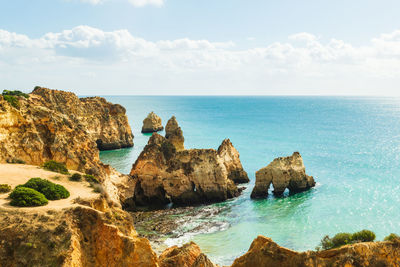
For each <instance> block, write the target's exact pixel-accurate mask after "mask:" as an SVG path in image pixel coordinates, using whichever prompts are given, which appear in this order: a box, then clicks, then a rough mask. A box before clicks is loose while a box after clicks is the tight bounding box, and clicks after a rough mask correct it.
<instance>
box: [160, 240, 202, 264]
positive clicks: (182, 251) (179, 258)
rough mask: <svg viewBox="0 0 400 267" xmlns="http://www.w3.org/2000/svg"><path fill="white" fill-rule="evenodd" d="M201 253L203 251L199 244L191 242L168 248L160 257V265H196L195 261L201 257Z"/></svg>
mask: <svg viewBox="0 0 400 267" xmlns="http://www.w3.org/2000/svg"><path fill="white" fill-rule="evenodd" d="M200 254H202V253H201V250H200V248H199V246H198V245H196V244H195V243H194V242H190V243H187V244H185V245H183V246H182V247H178V246H173V247H170V248H167V249H166V250H165V251H164V252H163V253H162V254H161V255H160V257H159V258H158V259H159V263H160V267H175V266H180V267H194V263H195V262H196V260H197V258H199V257H200ZM203 255H204V254H203Z"/></svg>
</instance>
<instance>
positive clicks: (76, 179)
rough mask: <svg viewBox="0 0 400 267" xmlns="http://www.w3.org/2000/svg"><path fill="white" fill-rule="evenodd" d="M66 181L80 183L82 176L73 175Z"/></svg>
mask: <svg viewBox="0 0 400 267" xmlns="http://www.w3.org/2000/svg"><path fill="white" fill-rule="evenodd" d="M68 179H69V180H70V181H74V182H80V181H82V175H80V174H79V173H74V174H72V175H71V176H70V177H69V178H68Z"/></svg>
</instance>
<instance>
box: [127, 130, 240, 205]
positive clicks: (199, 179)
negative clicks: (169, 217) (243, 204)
mask: <svg viewBox="0 0 400 267" xmlns="http://www.w3.org/2000/svg"><path fill="white" fill-rule="evenodd" d="M221 151H225V149H221ZM227 165H229V164H227ZM130 175H131V176H132V177H133V179H134V181H136V188H135V194H134V196H133V197H134V202H135V203H136V204H138V205H148V204H167V203H170V202H172V203H175V204H195V203H208V202H218V201H224V200H226V199H228V198H232V197H235V196H238V195H239V190H238V188H237V187H236V185H235V184H234V182H233V181H232V180H231V179H229V178H228V171H227V167H226V164H225V162H224V157H222V156H221V155H220V154H219V153H218V152H217V151H216V150H214V149H189V150H182V151H176V149H175V147H174V145H172V144H171V143H170V142H169V141H168V140H167V139H166V138H165V137H163V136H161V135H159V134H157V133H154V134H153V135H152V137H151V138H150V139H149V142H148V144H147V145H146V147H145V148H144V150H143V151H142V153H141V154H140V155H139V157H138V159H137V160H136V162H135V163H134V164H133V166H132V170H131V172H130Z"/></svg>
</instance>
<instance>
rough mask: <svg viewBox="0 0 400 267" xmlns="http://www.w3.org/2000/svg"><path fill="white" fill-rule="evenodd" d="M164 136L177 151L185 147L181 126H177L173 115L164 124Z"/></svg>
mask: <svg viewBox="0 0 400 267" xmlns="http://www.w3.org/2000/svg"><path fill="white" fill-rule="evenodd" d="M165 137H166V138H167V139H168V141H169V142H171V144H173V145H174V146H175V149H176V150H177V151H180V150H184V149H185V146H184V142H185V138H184V137H183V132H182V129H181V127H179V125H178V122H177V121H176V118H175V116H172V117H171V119H169V120H168V122H167V125H166V126H165Z"/></svg>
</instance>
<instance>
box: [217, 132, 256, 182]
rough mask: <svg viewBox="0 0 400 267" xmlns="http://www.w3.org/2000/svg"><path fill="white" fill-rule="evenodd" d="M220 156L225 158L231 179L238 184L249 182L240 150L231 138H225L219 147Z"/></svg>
mask: <svg viewBox="0 0 400 267" xmlns="http://www.w3.org/2000/svg"><path fill="white" fill-rule="evenodd" d="M218 156H219V157H220V158H222V159H223V162H224V165H225V167H226V170H227V172H228V178H229V179H231V180H232V181H233V182H235V183H236V184H241V183H248V182H249V181H250V180H249V177H248V176H247V172H245V171H244V169H243V166H242V163H241V161H240V158H239V157H240V156H239V152H238V151H237V150H236V148H235V147H234V146H233V145H232V143H231V141H230V140H229V139H225V140H224V141H223V142H222V144H221V145H220V146H219V147H218Z"/></svg>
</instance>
